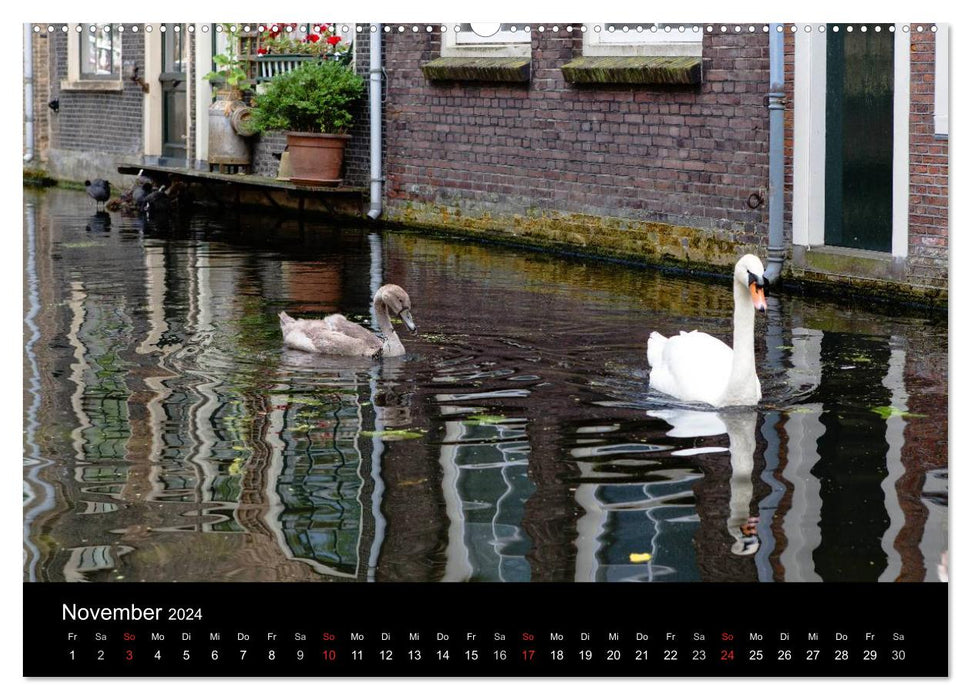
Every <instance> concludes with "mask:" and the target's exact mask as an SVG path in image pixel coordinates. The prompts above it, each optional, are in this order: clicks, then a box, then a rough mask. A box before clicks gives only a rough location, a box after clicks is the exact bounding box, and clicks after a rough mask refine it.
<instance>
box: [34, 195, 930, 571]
mask: <svg viewBox="0 0 971 700" xmlns="http://www.w3.org/2000/svg"><path fill="white" fill-rule="evenodd" d="M25 197H26V208H25V220H24V260H25V277H24V279H25V297H24V317H25V325H24V344H25V353H24V412H25V413H24V430H25V444H24V455H25V458H24V516H25V521H24V522H25V526H24V548H25V549H24V551H25V559H24V576H25V579H26V580H45V581H46V580H53V581H64V580H67V581H114V580H120V581H140V580H149V581H170V580H180V581H184V580H201V581H263V580H267V581H276V580H280V581H290V580H382V581H392V580H394V581H445V580H448V581H453V580H455V581H757V580H766V581H770V580H771V581H877V580H879V581H920V580H938V579H939V578H944V577H946V552H947V531H946V522H947V503H948V497H947V352H948V348H947V326H946V321H944V320H935V319H931V318H923V317H920V316H919V315H912V314H908V315H899V314H896V315H895V314H887V315H884V314H882V313H880V308H879V305H870V307H869V310H867V311H864V310H861V309H860V307H859V306H858V305H856V306H852V307H851V306H839V305H836V304H832V303H824V302H818V301H810V300H805V299H802V298H798V297H793V296H787V295H784V294H782V295H780V294H777V293H773V292H771V291H770V307H769V312H768V313H767V314H766V315H765V316H764V317H760V318H759V319H758V321H757V325H756V336H757V337H756V355H757V362H758V364H759V373H760V377H761V381H762V386H763V392H764V394H765V396H764V399H763V403H762V405H760V406H759V407H758V408H757V409H742V410H739V409H735V410H725V411H721V412H714V411H699V410H690V409H686V408H685V407H678V406H672V405H671V404H670V402H668V401H666V400H665V398H664V397H663V396H661V395H659V394H655V393H652V392H650V391H648V389H647V379H648V369H647V362H646V358H645V355H644V349H645V343H646V339H647V335H648V333H649V332H650V331H651V330H658V331H660V332H662V333H664V334H670V333H672V332H676V331H677V330H680V329H685V330H690V329H694V328H697V329H699V330H703V331H706V332H709V333H712V334H714V335H717V336H720V337H722V338H725V339H730V336H731V313H732V297H731V289H730V286H729V282H727V281H726V280H724V279H714V280H707V279H706V280H685V279H682V278H677V277H673V276H665V275H663V274H661V273H658V272H655V271H646V270H640V269H634V268H626V267H619V266H613V265H609V264H606V263H598V262H593V261H582V260H575V259H570V260H564V259H557V258H554V257H551V256H546V255H543V254H538V253H533V252H527V251H521V250H506V249H501V248H495V247H487V246H481V245H475V244H471V243H466V242H457V241H453V240H448V239H444V238H436V237H428V236H420V235H412V234H410V233H400V232H399V233H374V232H368V231H366V230H357V229H353V228H344V229H338V228H333V227H328V226H326V225H324V224H319V223H306V224H305V225H304V226H302V227H301V226H300V225H299V224H298V223H297V222H294V221H286V222H279V221H276V220H273V219H269V218H258V217H255V216H240V215H237V214H235V213H231V212H212V213H201V214H196V215H195V216H194V217H193V218H192V219H191V220H188V221H183V222H180V223H179V225H177V226H173V227H171V228H170V229H163V230H154V229H148V230H146V229H145V227H144V224H143V223H141V222H140V221H139V220H137V219H129V218H125V217H122V216H120V215H118V214H111V215H105V216H93V207H92V206H91V202H90V200H88V199H87V197H86V196H85V195H84V194H83V193H76V192H68V191H48V192H44V193H32V192H31V193H27V194H26V195H25ZM384 282H394V283H397V284H400V285H401V286H403V287H404V288H405V289H407V290H408V292H409V293H410V295H411V299H412V303H413V314H414V318H415V321H416V323H417V325H418V330H419V333H418V335H415V336H412V335H409V334H408V333H407V332H406V331H405V332H404V333H403V334H402V339H403V342H404V344H405V347H406V349H407V354H406V355H405V356H404V357H400V358H385V359H383V360H381V361H377V362H372V361H370V360H364V359H362V360H353V359H331V358H324V357H317V356H311V355H306V354H304V353H299V352H294V351H288V350H286V349H284V348H283V347H282V344H281V338H280V334H279V327H278V323H277V313H278V312H279V311H281V310H284V309H285V310H287V311H288V312H290V313H291V314H294V315H302V316H310V317H314V316H322V315H323V314H326V313H330V312H335V311H340V312H342V313H344V314H345V315H347V316H348V317H349V318H351V319H352V320H355V321H358V322H361V323H363V324H365V325H371V316H370V313H371V312H370V309H369V303H370V298H371V295H372V294H373V291H374V289H376V287H377V286H379V285H380V284H382V283H384Z"/></svg>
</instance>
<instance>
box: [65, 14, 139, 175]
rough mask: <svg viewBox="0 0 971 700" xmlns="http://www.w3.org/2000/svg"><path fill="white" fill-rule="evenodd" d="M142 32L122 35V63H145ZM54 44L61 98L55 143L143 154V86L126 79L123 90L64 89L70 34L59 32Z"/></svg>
mask: <svg viewBox="0 0 971 700" xmlns="http://www.w3.org/2000/svg"><path fill="white" fill-rule="evenodd" d="M143 36H144V33H143V32H130V31H129V32H125V33H123V34H122V35H121V56H122V59H121V60H122V62H123V63H125V62H126V61H129V60H134V61H136V62H137V63H138V64H139V65H141V66H144V63H145V42H144V40H143ZM54 45H55V51H56V54H57V57H56V61H57V76H58V84H57V85H55V86H54V92H55V93H56V96H57V97H59V98H60V107H61V109H60V113H59V114H58V115H57V116H56V117H54V119H56V120H57V124H56V127H55V129H54V135H53V139H52V141H53V144H52V145H54V146H55V147H57V148H60V149H70V150H77V151H93V152H107V153H119V154H134V155H138V156H140V155H141V153H142V102H143V93H142V89H141V87H140V86H139V85H137V84H136V83H135V82H133V81H130V80H126V81H123V85H124V89H123V90H122V91H121V92H89V91H83V90H61V89H60V81H61V80H63V79H66V78H67V34H65V33H62V32H56V33H55V35H54Z"/></svg>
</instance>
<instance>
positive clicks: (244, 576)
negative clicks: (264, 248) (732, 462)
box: [25, 193, 373, 580]
mask: <svg viewBox="0 0 971 700" xmlns="http://www.w3.org/2000/svg"><path fill="white" fill-rule="evenodd" d="M61 196H70V195H68V194H64V193H56V194H54V195H53V197H55V198H56V197H61ZM42 212H43V214H42V215H41V216H40V217H37V218H38V219H39V222H40V223H39V224H38V225H37V226H35V228H36V229H37V231H36V236H35V237H34V238H33V239H31V241H32V242H31V245H34V246H35V247H36V250H35V251H34V252H35V254H36V257H37V259H38V260H40V261H42V262H43V263H45V264H42V265H41V266H40V269H39V271H38V272H39V277H40V279H39V280H38V284H37V285H36V287H37V289H39V290H41V291H42V293H43V294H44V295H46V297H45V298H43V299H40V300H39V306H41V307H43V308H54V309H57V312H56V314H46V315H39V316H38V319H39V321H40V323H39V326H40V328H39V335H40V341H39V342H41V343H46V345H47V346H49V347H50V348H52V350H51V351H49V352H48V351H45V352H43V353H38V357H39V358H40V362H41V363H43V366H42V367H40V368H39V371H38V372H37V374H38V376H41V377H54V378H55V380H54V381H51V382H44V383H42V384H43V386H42V390H41V391H40V392H39V400H40V402H41V404H42V405H43V406H49V407H50V408H51V410H50V411H48V412H46V415H44V420H43V421H42V426H41V428H40V429H38V430H37V431H35V432H36V433H37V434H38V435H39V436H40V437H39V438H37V439H39V440H43V441H44V444H43V445H42V446H41V452H42V453H44V454H46V455H53V456H54V458H53V460H52V464H51V465H50V466H49V467H47V468H46V469H44V470H41V471H40V472H39V474H40V477H39V478H38V480H37V482H36V483H37V484H38V486H41V485H46V484H47V483H50V484H51V485H52V486H53V487H54V488H55V489H56V490H57V491H59V492H60V494H61V496H60V498H58V499H55V500H53V501H51V502H50V503H49V504H48V505H47V506H45V508H44V509H42V511H41V512H40V513H39V514H38V516H37V517H36V521H35V522H34V523H32V528H31V530H32V531H31V532H25V536H26V537H27V538H28V539H30V540H31V542H32V544H34V545H35V546H36V548H37V549H38V555H37V556H38V558H39V560H34V561H32V562H29V563H27V564H25V565H26V566H28V567H29V569H30V570H31V571H33V572H34V573H32V574H30V575H29V577H35V576H36V577H38V578H51V579H54V580H57V579H60V578H63V579H66V580H101V579H107V580H116V579H118V580H192V579H201V580H301V579H304V580H307V579H318V578H320V576H321V575H325V576H335V577H340V578H346V577H352V578H354V577H359V576H360V577H362V576H363V575H364V574H363V572H362V567H361V566H360V563H361V561H364V562H366V561H367V558H368V554H367V551H366V548H367V546H368V545H367V543H366V542H362V541H361V538H360V535H359V533H361V532H362V531H363V532H365V533H366V534H368V535H372V534H373V533H371V532H370V530H371V529H372V528H369V527H366V526H365V525H364V524H363V523H364V522H365V521H366V520H367V519H368V517H369V514H370V512H371V508H370V505H369V506H368V508H366V509H365V508H362V507H360V499H361V497H362V495H363V491H364V490H365V488H364V482H365V476H364V474H365V473H366V472H367V471H368V466H367V465H365V464H363V462H362V459H361V456H360V452H359V450H358V449H357V443H358V442H362V441H361V440H360V436H359V433H360V431H361V429H362V427H363V423H362V420H361V404H362V403H366V399H367V396H366V394H367V391H366V388H367V384H366V382H364V383H363V385H361V386H363V389H362V392H363V393H362V394H361V395H359V394H358V393H357V392H355V391H354V386H355V384H354V381H353V377H351V379H350V380H349V381H344V379H346V377H345V376H344V375H346V373H344V375H341V376H338V377H336V382H337V384H338V385H340V391H339V392H337V393H335V394H334V395H335V396H337V397H338V404H337V407H336V409H335V410H334V411H332V412H330V407H325V406H323V405H322V404H321V402H319V401H317V403H316V404H315V403H314V400H313V398H312V396H313V395H315V394H319V391H317V390H318V389H319V387H316V388H313V387H312V388H310V389H308V393H307V395H302V394H300V391H301V387H300V386H281V387H279V389H280V390H281V392H282V393H280V394H267V393H265V392H259V391H253V390H252V388H253V387H254V386H256V385H257V384H259V383H260V382H262V381H264V380H265V379H266V377H267V374H266V373H267V371H269V372H271V373H272V372H273V367H272V363H271V364H270V365H269V366H267V365H266V358H265V357H261V356H260V353H261V352H262V350H263V348H262V346H261V343H260V335H259V325H260V324H261V323H262V321H261V319H262V317H263V315H264V309H263V308H257V309H247V308H245V307H246V305H247V304H252V303H253V302H254V300H256V302H257V303H262V302H260V301H259V300H261V299H264V298H285V297H286V296H287V292H286V290H284V289H283V288H281V287H280V285H281V284H283V283H284V280H285V278H286V275H285V269H284V268H286V266H287V263H285V262H282V261H271V262H270V263H266V262H265V261H263V260H257V257H258V256H254V255H252V254H250V253H248V252H241V253H239V254H238V256H237V259H236V260H235V261H234V260H233V254H232V253H231V252H230V253H228V254H227V251H226V250H221V251H220V255H219V256H217V257H214V256H212V255H211V254H210V253H211V247H212V246H220V245H223V244H220V243H218V242H198V243H194V244H187V243H186V242H185V241H169V240H160V239H150V238H148V237H143V235H142V234H141V233H140V232H139V231H138V230H137V228H135V226H134V222H132V221H129V222H123V225H122V226H119V227H115V228H114V230H113V231H110V232H104V233H103V234H102V237H101V238H95V239H91V238H88V239H85V240H78V239H76V238H74V237H73V236H71V235H70V233H69V232H70V231H72V230H73V229H72V222H71V221H67V220H65V221H62V220H60V219H58V218H57V216H48V215H47V213H46V211H44V210H43V208H42ZM56 256H59V257H60V258H61V260H60V262H59V263H58V264H57V265H56V266H55V265H51V264H49V262H50V261H51V260H52V259H53V258H55V257H56ZM95 261H97V262H95ZM233 262H235V263H237V264H223V263H233ZM254 267H255V268H258V270H257V273H256V274H252V269H253V268H254ZM92 270H97V271H98V272H97V274H96V275H95V274H92ZM333 273H334V269H332V270H331V275H333ZM339 274H340V270H339V269H337V275H338V279H337V285H336V286H337V288H338V289H339V287H340V279H339ZM298 278H299V279H301V280H303V281H304V282H306V280H307V276H304V275H302V274H298ZM254 280H255V282H254ZM254 283H255V284H258V285H261V287H262V288H261V289H259V290H256V291H254V290H251V289H248V288H247V285H251V284H254ZM59 298H64V299H65V300H66V301H65V303H64V304H62V305H60V306H58V305H57V303H56V301H55V300H57V299H59ZM324 303H327V300H324ZM331 303H339V300H331ZM247 312H250V313H249V315H247ZM35 345H36V343H35ZM48 363H49V364H48ZM352 374H353V373H352ZM358 384H361V383H360V382H358ZM348 386H349V387H351V389H350V391H348V390H347V387H348ZM362 396H363V398H362ZM271 402H278V403H277V405H272V404H271ZM277 406H281V408H278V407H277ZM43 410H44V409H41V410H39V411H38V413H41V412H42V411H43ZM307 412H309V413H313V414H315V415H314V416H313V417H312V418H308V416H307V415H305V414H306V413H307ZM318 413H320V414H321V415H316V414H318ZM324 413H326V416H325V415H323V414H324ZM308 421H310V422H311V423H312V425H310V426H309V427H308V426H307V423H308ZM59 426H66V429H63V428H60V427H59ZM275 446H279V447H280V449H279V450H274V449H273V448H274V447H275ZM271 463H272V464H273V465H274V466H276V467H277V468H276V469H268V468H266V467H267V466H268V465H270V464H271ZM333 464H338V465H339V466H338V467H335V468H334V469H333V472H334V473H333V474H330V473H328V470H330V469H331V467H332V465H333ZM31 490H33V491H38V492H39V491H40V490H41V489H40V488H37V489H31ZM274 497H276V500H274ZM62 504H63V505H62ZM274 504H282V505H283V508H282V509H277V510H274ZM64 508H66V509H67V512H69V513H70V516H69V517H65V516H66V513H65V512H64V511H63V509H64ZM336 511H340V513H339V514H338V515H336V516H335V515H334V512H336ZM335 518H336V521H335ZM41 527H43V528H45V529H46V530H48V531H49V532H50V537H49V538H43V539H37V533H38V532H39V531H40V530H39V528H41ZM362 548H364V552H363V557H362V556H361V551H359V550H361V549H362ZM307 562H309V563H310V564H311V566H310V567H309V568H308V567H307V566H306V563H307Z"/></svg>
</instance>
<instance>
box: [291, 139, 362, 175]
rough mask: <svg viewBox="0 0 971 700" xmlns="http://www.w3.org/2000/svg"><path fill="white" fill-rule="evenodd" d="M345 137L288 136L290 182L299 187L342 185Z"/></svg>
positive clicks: (346, 140)
mask: <svg viewBox="0 0 971 700" xmlns="http://www.w3.org/2000/svg"><path fill="white" fill-rule="evenodd" d="M350 138H351V137H350V136H347V135H345V134H308V133H302V132H292V131H291V132H288V133H287V150H289V152H290V169H291V173H292V174H291V176H290V182H294V183H296V184H298V185H317V186H318V187H321V186H324V187H326V186H335V185H339V184H340V183H341V167H342V166H343V164H344V147H345V146H346V145H347V142H348V140H349V139H350Z"/></svg>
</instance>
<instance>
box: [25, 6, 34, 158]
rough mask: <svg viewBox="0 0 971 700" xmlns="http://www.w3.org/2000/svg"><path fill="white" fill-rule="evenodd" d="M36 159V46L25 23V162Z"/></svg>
mask: <svg viewBox="0 0 971 700" xmlns="http://www.w3.org/2000/svg"><path fill="white" fill-rule="evenodd" d="M33 159H34V46H33V40H32V38H31V32H30V24H29V23H27V22H25V23H24V162H25V163H29V162H30V161H32V160H33Z"/></svg>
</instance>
